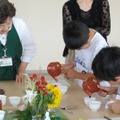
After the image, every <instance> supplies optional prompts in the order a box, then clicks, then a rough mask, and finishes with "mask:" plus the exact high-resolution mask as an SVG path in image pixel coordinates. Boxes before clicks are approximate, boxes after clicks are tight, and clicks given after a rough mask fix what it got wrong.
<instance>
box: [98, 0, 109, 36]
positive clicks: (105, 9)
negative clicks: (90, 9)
mask: <svg viewBox="0 0 120 120" xmlns="http://www.w3.org/2000/svg"><path fill="white" fill-rule="evenodd" d="M110 29H111V18H110V6H109V2H108V1H107V0H103V1H102V26H101V27H98V28H96V30H97V31H98V32H100V33H101V34H102V35H106V36H108V35H109V34H110Z"/></svg>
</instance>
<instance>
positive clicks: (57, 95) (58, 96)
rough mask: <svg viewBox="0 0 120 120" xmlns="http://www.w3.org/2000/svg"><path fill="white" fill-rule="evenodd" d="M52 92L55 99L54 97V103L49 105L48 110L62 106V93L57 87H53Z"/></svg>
mask: <svg viewBox="0 0 120 120" xmlns="http://www.w3.org/2000/svg"><path fill="white" fill-rule="evenodd" d="M50 92H52V93H53V94H54V96H55V97H54V100H53V103H51V104H48V108H56V107H58V105H59V104H60V101H61V98H62V94H61V91H60V89H59V88H58V87H57V86H53V87H51V89H50Z"/></svg>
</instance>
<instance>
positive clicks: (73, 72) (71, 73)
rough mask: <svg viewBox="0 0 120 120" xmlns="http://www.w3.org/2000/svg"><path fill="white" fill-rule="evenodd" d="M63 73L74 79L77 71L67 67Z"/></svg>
mask: <svg viewBox="0 0 120 120" xmlns="http://www.w3.org/2000/svg"><path fill="white" fill-rule="evenodd" d="M64 74H65V75H66V77H67V78H73V79H75V78H76V75H77V74H78V72H77V71H75V70H74V69H68V70H64Z"/></svg>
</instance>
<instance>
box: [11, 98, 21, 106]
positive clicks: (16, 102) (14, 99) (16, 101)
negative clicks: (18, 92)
mask: <svg viewBox="0 0 120 120" xmlns="http://www.w3.org/2000/svg"><path fill="white" fill-rule="evenodd" d="M20 100H21V97H19V96H10V97H9V102H10V104H11V105H12V106H17V105H18V104H19V103H20Z"/></svg>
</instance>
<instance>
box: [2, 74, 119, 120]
mask: <svg viewBox="0 0 120 120" xmlns="http://www.w3.org/2000/svg"><path fill="white" fill-rule="evenodd" d="M46 79H47V80H52V78H51V77H50V76H48V75H47V76H46ZM58 80H59V81H61V80H65V78H64V76H59V77H58ZM66 81H67V82H69V83H70V85H71V86H69V88H68V91H67V93H65V94H63V95H62V101H61V104H60V106H66V105H75V106H77V107H76V108H74V109H71V110H69V111H65V110H61V109H60V111H62V112H63V113H64V114H65V115H66V116H67V117H68V119H69V120H88V119H90V118H103V117H104V116H107V117H120V115H116V114H113V113H112V112H111V111H109V110H107V109H105V104H106V102H107V101H108V100H110V98H107V99H102V98H100V97H99V96H97V95H95V97H96V98H97V99H99V100H100V101H102V106H101V108H100V109H99V110H98V111H91V110H90V109H89V108H88V107H87V106H86V105H85V103H84V101H83V98H84V97H85V96H87V95H86V94H85V92H84V91H83V90H82V89H81V88H80V87H79V86H78V85H77V84H76V83H75V82H74V80H66ZM25 86H26V85H25V83H21V84H18V83H15V81H0V88H1V89H4V90H5V95H7V97H9V96H23V95H24V94H23V89H25ZM7 107H11V105H10V104H9V102H8V99H7V103H6V105H5V106H4V108H7ZM80 118H81V119H80Z"/></svg>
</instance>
